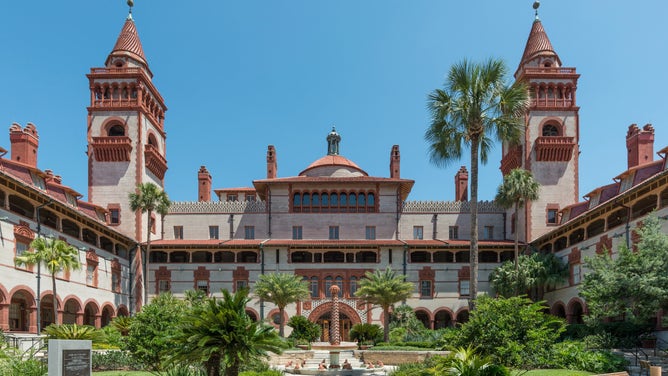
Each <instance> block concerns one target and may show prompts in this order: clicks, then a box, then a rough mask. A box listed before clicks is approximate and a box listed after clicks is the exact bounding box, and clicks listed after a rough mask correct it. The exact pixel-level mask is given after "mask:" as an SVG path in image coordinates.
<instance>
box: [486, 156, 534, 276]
mask: <svg viewBox="0 0 668 376" xmlns="http://www.w3.org/2000/svg"><path fill="white" fill-rule="evenodd" d="M539 190H540V184H539V183H538V182H537V181H536V179H534V178H533V175H531V172H529V171H527V170H525V169H523V168H515V169H512V170H511V171H510V172H509V173H508V174H507V175H506V176H504V177H503V183H501V185H499V188H498V189H497V193H496V198H495V199H494V201H496V203H497V204H498V205H500V206H501V207H502V208H504V209H510V208H511V207H514V208H515V215H514V216H513V228H514V229H515V271H517V270H518V269H519V261H518V258H519V255H520V252H519V227H518V226H517V219H518V217H519V210H520V208H522V207H524V205H525V204H526V203H527V202H530V201H535V200H538V191H539ZM527 240H528V239H527Z"/></svg>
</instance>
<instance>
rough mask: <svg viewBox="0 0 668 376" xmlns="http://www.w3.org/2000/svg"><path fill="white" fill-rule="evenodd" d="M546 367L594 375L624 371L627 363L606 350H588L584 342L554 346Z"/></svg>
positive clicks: (567, 342) (571, 342)
mask: <svg viewBox="0 0 668 376" xmlns="http://www.w3.org/2000/svg"><path fill="white" fill-rule="evenodd" d="M545 363H546V365H547V366H549V367H553V368H567V369H577V370H582V371H589V372H594V373H609V372H616V371H621V370H623V369H624V368H625V367H626V365H627V362H626V360H625V359H624V358H623V357H620V356H617V355H614V354H612V353H611V352H609V351H605V350H587V349H586V348H585V345H584V343H583V342H580V341H564V342H560V343H556V344H554V346H553V347H552V352H551V354H550V357H549V359H547V360H546V362H545Z"/></svg>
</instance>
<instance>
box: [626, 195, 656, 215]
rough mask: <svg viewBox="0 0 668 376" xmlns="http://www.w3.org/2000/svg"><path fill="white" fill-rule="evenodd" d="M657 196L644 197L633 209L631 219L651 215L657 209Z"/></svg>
mask: <svg viewBox="0 0 668 376" xmlns="http://www.w3.org/2000/svg"><path fill="white" fill-rule="evenodd" d="M656 198H657V197H656V195H649V196H647V197H643V198H642V199H640V200H639V201H638V202H636V203H634V204H633V206H632V207H631V217H632V218H633V219H635V218H639V217H642V216H643V215H646V214H649V213H650V212H652V210H654V209H656Z"/></svg>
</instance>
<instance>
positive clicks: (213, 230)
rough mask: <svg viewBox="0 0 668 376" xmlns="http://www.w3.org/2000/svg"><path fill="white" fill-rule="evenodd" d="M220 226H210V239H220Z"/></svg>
mask: <svg viewBox="0 0 668 376" xmlns="http://www.w3.org/2000/svg"><path fill="white" fill-rule="evenodd" d="M218 231H219V230H218V226H209V239H218V236H219V233H218Z"/></svg>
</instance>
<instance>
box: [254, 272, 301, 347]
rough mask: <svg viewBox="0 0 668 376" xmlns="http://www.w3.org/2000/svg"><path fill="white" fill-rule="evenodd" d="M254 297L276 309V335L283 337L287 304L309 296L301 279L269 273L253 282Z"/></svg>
mask: <svg viewBox="0 0 668 376" xmlns="http://www.w3.org/2000/svg"><path fill="white" fill-rule="evenodd" d="M255 295H256V296H257V297H258V298H259V299H261V300H264V301H267V302H270V303H274V304H275V305H276V306H277V307H278V314H279V315H280V324H279V326H278V335H279V336H281V337H283V336H284V333H283V330H284V328H285V322H284V317H283V315H284V312H285V307H286V306H287V305H288V304H291V303H295V302H298V301H300V300H304V299H307V298H308V297H309V296H310V292H309V289H308V285H307V284H306V282H304V280H303V279H302V277H300V276H297V275H292V274H286V273H269V274H263V275H260V278H259V279H258V281H257V282H255Z"/></svg>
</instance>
